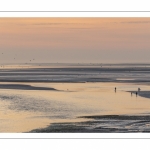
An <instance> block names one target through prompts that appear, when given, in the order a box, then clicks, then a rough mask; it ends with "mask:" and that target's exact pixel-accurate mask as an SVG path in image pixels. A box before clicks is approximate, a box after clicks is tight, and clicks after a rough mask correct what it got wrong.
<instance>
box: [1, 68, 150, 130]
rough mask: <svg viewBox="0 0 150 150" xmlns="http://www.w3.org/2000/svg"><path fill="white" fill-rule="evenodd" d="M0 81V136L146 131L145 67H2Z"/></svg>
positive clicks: (149, 78) (148, 71)
mask: <svg viewBox="0 0 150 150" xmlns="http://www.w3.org/2000/svg"><path fill="white" fill-rule="evenodd" d="M0 82H1V83H0V89H1V90H0V105H1V108H0V116H1V118H0V121H1V123H0V131H1V132H31V133H43V132H46V133H49V132H50V133H57V132H60V133H82V132H84V133H128V132H150V124H149V122H150V115H149V114H150V99H149V98H150V88H149V85H150V67H149V66H148V67H145V66H138V67H137V66H136V67H135V66H134V67H133V66H121V67H120V66H109V65H108V66H104V67H100V66H96V67H95V66H94V67H93V66H90V67H85V66H82V67H75V66H74V67H73V68H69V67H68V68H63V67H62V68H61V67H57V68H46V67H45V68H38V67H37V68H24V69H21V68H19V69H15V68H13V69H11V68H7V69H1V70H0ZM114 87H117V91H116V92H115V91H114ZM138 87H140V88H141V89H142V90H141V91H140V92H139V93H138V95H137V97H136V95H135V92H136V90H137V89H138ZM131 92H132V93H133V94H132V95H131V94H130V93H131ZM10 114H12V115H10ZM16 116H17V117H16ZM23 124H25V125H23ZM16 127H17V128H16Z"/></svg>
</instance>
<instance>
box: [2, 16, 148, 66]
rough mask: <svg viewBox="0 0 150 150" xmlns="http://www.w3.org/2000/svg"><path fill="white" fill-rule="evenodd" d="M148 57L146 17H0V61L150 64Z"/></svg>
mask: <svg viewBox="0 0 150 150" xmlns="http://www.w3.org/2000/svg"><path fill="white" fill-rule="evenodd" d="M149 58H150V18H0V63H1V64H2V63H30V62H32V63H57V62H58V63H150V59H149ZM30 60H31V61H30Z"/></svg>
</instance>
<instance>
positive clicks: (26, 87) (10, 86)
mask: <svg viewBox="0 0 150 150" xmlns="http://www.w3.org/2000/svg"><path fill="white" fill-rule="evenodd" d="M0 89H16V90H56V89H54V88H48V87H34V86H31V85H23V84H0Z"/></svg>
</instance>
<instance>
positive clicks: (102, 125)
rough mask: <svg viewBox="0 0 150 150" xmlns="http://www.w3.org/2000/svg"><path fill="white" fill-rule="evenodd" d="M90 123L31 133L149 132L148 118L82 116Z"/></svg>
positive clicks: (52, 126) (149, 120)
mask: <svg viewBox="0 0 150 150" xmlns="http://www.w3.org/2000/svg"><path fill="white" fill-rule="evenodd" d="M82 118H88V119H91V121H85V122H74V123H53V124H51V125H50V126H48V127H47V128H44V129H36V130H32V131H31V132H32V133H133V132H150V116H119V115H106V116H83V117H82Z"/></svg>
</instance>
